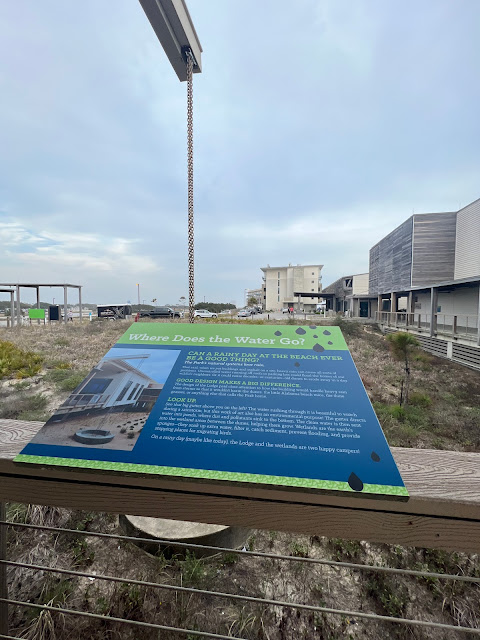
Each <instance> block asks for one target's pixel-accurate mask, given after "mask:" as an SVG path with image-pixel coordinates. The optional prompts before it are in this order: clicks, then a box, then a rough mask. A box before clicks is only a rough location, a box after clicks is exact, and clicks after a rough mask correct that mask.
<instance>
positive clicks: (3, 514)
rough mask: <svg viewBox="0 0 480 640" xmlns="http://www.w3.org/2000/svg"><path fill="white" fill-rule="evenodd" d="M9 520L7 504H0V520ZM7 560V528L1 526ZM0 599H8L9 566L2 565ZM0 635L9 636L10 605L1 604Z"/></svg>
mask: <svg viewBox="0 0 480 640" xmlns="http://www.w3.org/2000/svg"><path fill="white" fill-rule="evenodd" d="M6 519H7V510H6V508H5V503H4V502H0V520H3V521H5V520H6ZM6 559H7V528H6V526H5V525H1V524H0V560H6ZM0 598H4V599H5V600H7V599H8V585H7V565H6V564H0ZM0 633H1V634H2V635H5V636H6V635H8V604H7V603H6V602H0Z"/></svg>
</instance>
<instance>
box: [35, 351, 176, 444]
mask: <svg viewBox="0 0 480 640" xmlns="http://www.w3.org/2000/svg"><path fill="white" fill-rule="evenodd" d="M178 354H179V351H176V350H172V351H158V350H154V349H148V348H145V349H142V350H141V351H132V350H131V349H128V348H125V347H122V348H120V349H115V350H111V351H109V352H108V353H107V355H106V356H105V357H104V358H102V360H101V361H100V362H99V363H98V365H97V366H96V367H95V368H94V369H92V371H91V372H90V373H89V374H88V376H87V377H86V378H85V380H83V381H82V383H81V384H80V385H79V386H78V387H77V388H76V389H75V390H74V391H73V393H72V394H71V395H70V396H69V397H68V398H67V400H66V401H65V402H64V403H63V404H62V405H61V406H60V407H59V408H58V409H57V411H56V412H55V413H54V414H53V416H52V417H51V418H50V419H49V420H48V421H47V423H46V424H45V426H44V427H43V428H42V429H41V430H40V431H39V432H38V434H37V435H36V436H35V438H34V439H33V441H32V442H35V443H37V444H45V445H59V446H71V447H91V446H94V447H100V448H102V449H117V450H125V451H130V450H131V449H133V447H134V445H135V443H136V441H137V438H138V436H139V434H140V432H141V431H142V429H143V426H144V424H145V421H146V419H147V417H148V415H149V413H150V411H151V410H152V408H153V406H154V404H155V402H156V401H157V399H158V397H159V395H160V393H161V392H162V389H163V386H164V384H165V381H166V379H167V378H168V376H169V374H170V371H171V370H172V367H173V365H174V363H175V360H176V359H177V357H178Z"/></svg>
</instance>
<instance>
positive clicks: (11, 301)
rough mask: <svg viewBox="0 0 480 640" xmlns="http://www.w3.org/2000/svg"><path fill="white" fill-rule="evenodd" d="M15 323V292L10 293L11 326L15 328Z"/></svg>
mask: <svg viewBox="0 0 480 640" xmlns="http://www.w3.org/2000/svg"><path fill="white" fill-rule="evenodd" d="M14 324H15V293H14V292H13V291H12V292H11V293H10V327H11V328H12V329H13V325H14Z"/></svg>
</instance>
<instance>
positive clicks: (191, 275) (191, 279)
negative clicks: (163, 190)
mask: <svg viewBox="0 0 480 640" xmlns="http://www.w3.org/2000/svg"><path fill="white" fill-rule="evenodd" d="M187 156H188V303H189V304H188V317H189V320H190V322H195V316H194V313H195V263H194V229H193V57H192V55H191V53H190V52H187Z"/></svg>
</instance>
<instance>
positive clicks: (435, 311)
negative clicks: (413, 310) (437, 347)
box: [430, 287, 438, 338]
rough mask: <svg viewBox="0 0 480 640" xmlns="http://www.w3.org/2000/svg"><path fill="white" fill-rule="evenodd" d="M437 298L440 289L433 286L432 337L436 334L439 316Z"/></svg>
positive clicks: (431, 292) (431, 298) (431, 302)
mask: <svg viewBox="0 0 480 640" xmlns="http://www.w3.org/2000/svg"><path fill="white" fill-rule="evenodd" d="M437 299H438V289H436V288H435V287H431V289H430V337H431V338H433V337H434V336H435V331H436V318H437Z"/></svg>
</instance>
